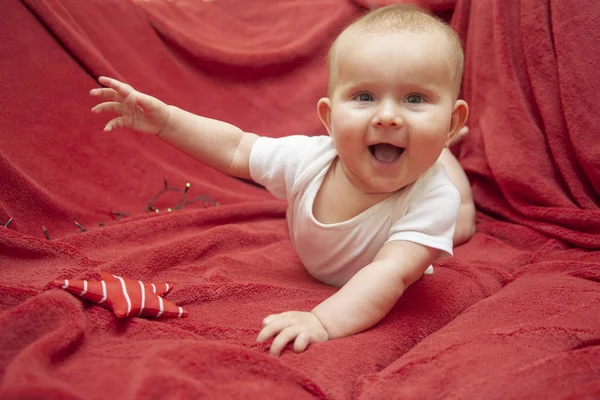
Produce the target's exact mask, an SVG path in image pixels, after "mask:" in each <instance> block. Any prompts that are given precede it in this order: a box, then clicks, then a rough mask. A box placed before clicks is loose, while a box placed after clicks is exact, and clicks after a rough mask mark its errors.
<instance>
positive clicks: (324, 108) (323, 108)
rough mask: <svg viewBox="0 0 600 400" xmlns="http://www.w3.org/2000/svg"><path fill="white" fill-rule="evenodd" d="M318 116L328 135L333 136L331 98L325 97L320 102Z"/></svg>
mask: <svg viewBox="0 0 600 400" xmlns="http://www.w3.org/2000/svg"><path fill="white" fill-rule="evenodd" d="M317 114H318V115H319V119H320V120H321V122H322V123H323V126H324V127H325V129H327V133H328V134H329V135H330V136H331V100H330V99H329V97H323V98H322V99H320V100H319V102H318V103H317Z"/></svg>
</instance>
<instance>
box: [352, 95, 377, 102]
mask: <svg viewBox="0 0 600 400" xmlns="http://www.w3.org/2000/svg"><path fill="white" fill-rule="evenodd" d="M355 99H356V100H358V101H373V100H374V99H373V96H372V95H370V94H369V93H361V94H359V95H357V96H356V97H355Z"/></svg>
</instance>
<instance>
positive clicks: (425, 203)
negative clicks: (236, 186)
mask: <svg viewBox="0 0 600 400" xmlns="http://www.w3.org/2000/svg"><path fill="white" fill-rule="evenodd" d="M336 156H337V153H336V151H335V148H334V146H333V141H332V140H331V138H330V137H329V136H315V137H308V136H288V137H284V138H279V139H272V138H266V137H261V138H259V139H258V140H257V141H256V143H255V144H254V147H253V148H252V151H251V153H250V175H251V177H252V179H253V180H254V181H255V182H257V183H259V184H261V185H263V186H265V187H266V188H267V190H268V191H269V192H271V193H272V194H273V195H274V196H275V197H277V198H279V199H282V200H286V201H287V202H288V207H287V220H288V226H289V233H290V239H291V241H292V244H293V245H294V248H295V249H296V252H297V253H298V256H299V258H300V260H301V261H302V263H303V264H304V267H305V268H306V269H307V270H308V272H309V273H310V274H311V275H312V276H313V277H315V278H316V279H318V280H319V281H321V282H324V283H327V284H329V285H333V286H338V287H340V286H343V285H344V284H345V283H346V282H347V281H348V280H350V278H352V276H354V274H356V273H357V272H358V271H359V270H360V269H361V268H363V267H364V266H366V265H368V264H369V263H371V262H372V261H373V259H374V258H375V256H376V255H377V252H379V250H380V249H381V247H382V246H383V245H384V244H385V243H386V242H389V241H392V240H407V241H411V242H415V243H419V244H421V245H424V246H428V247H432V248H436V249H439V250H441V252H440V257H444V256H448V255H452V238H453V235H454V228H455V224H456V217H457V215H458V209H459V206H460V195H459V193H458V191H457V189H456V188H455V187H454V185H453V184H452V182H451V181H450V179H449V178H448V175H447V174H446V171H445V169H444V167H443V166H442V164H441V163H440V162H439V161H438V162H437V163H436V164H434V165H433V166H432V167H431V168H430V169H429V170H428V171H427V172H426V173H425V174H424V175H423V176H421V177H420V178H419V179H418V180H417V181H415V182H414V183H412V184H410V185H408V186H407V187H405V188H403V189H402V190H400V191H398V192H397V193H395V194H393V195H392V196H390V197H388V198H387V199H385V200H383V201H381V202H379V203H377V204H375V205H373V206H371V207H370V208H368V209H367V210H365V211H363V212H362V213H360V214H358V215H356V216H355V217H353V218H351V219H349V220H347V221H344V222H339V223H334V224H322V223H320V222H319V221H317V220H316V219H315V217H314V216H313V212H312V210H313V203H314V200H315V197H316V195H317V192H318V191H319V188H320V187H321V183H322V182H323V178H324V177H325V174H326V173H327V171H328V169H329V167H330V166H331V164H332V162H333V160H334V159H335V157H336Z"/></svg>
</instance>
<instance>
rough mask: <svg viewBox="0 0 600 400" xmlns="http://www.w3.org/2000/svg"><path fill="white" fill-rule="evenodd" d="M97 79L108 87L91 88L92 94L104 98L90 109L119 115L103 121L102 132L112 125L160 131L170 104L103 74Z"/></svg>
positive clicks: (166, 119) (109, 129) (167, 115)
mask: <svg viewBox="0 0 600 400" xmlns="http://www.w3.org/2000/svg"><path fill="white" fill-rule="evenodd" d="M98 81H99V82H100V83H101V84H103V85H104V86H107V87H106V88H99V89H92V90H91V91H90V95H91V96H94V97H98V98H100V99H101V100H102V101H103V103H100V104H98V105H97V106H95V107H94V108H92V112H94V113H101V112H114V113H116V114H119V115H120V116H119V117H117V118H114V119H113V120H111V121H109V122H108V124H106V126H105V127H104V131H105V132H109V131H111V130H113V129H114V128H130V129H135V130H136V131H140V132H143V133H150V134H154V135H159V134H160V133H161V132H162V131H163V129H164V127H165V126H166V125H167V122H168V120H169V114H170V111H169V106H167V105H166V104H165V103H163V102H162V101H160V100H158V99H156V98H154V97H152V96H148V95H147V94H144V93H141V92H138V91H137V90H135V89H134V88H132V87H131V86H129V85H127V84H125V83H122V82H119V81H118V80H116V79H112V78H107V77H104V76H102V77H100V78H99V79H98Z"/></svg>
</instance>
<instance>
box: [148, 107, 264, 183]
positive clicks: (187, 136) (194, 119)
mask: <svg viewBox="0 0 600 400" xmlns="http://www.w3.org/2000/svg"><path fill="white" fill-rule="evenodd" d="M169 111H170V115H169V119H168V120H167V123H166V125H165V127H164V128H163V130H162V131H161V133H160V134H159V138H161V139H162V140H164V141H165V142H167V143H169V144H170V145H172V146H173V147H175V148H176V149H178V150H180V151H182V152H184V153H185V154H187V155H189V156H190V157H193V158H194V159H196V160H198V161H200V162H201V163H203V164H206V165H207V166H209V167H212V168H214V169H216V170H219V171H221V172H223V173H226V174H228V175H233V176H237V177H240V178H250V175H249V172H248V167H247V157H248V154H249V151H250V149H251V148H252V145H253V144H254V141H255V140H256V138H257V137H258V136H257V135H255V134H252V133H246V132H244V131H242V130H241V129H240V128H238V127H236V126H234V125H231V124H228V123H226V122H223V121H218V120H215V119H210V118H205V117H201V116H199V115H195V114H192V113H189V112H187V111H184V110H182V109H180V108H177V107H174V106H169Z"/></svg>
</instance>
